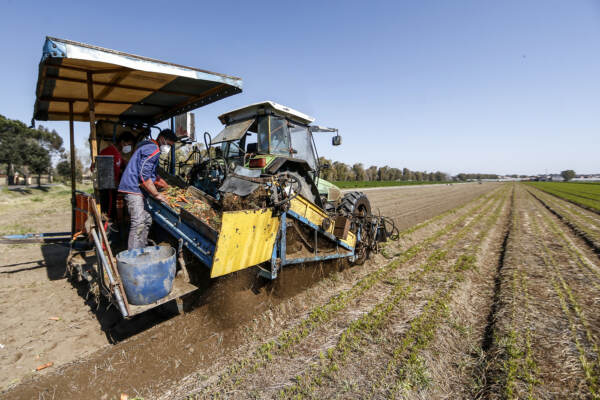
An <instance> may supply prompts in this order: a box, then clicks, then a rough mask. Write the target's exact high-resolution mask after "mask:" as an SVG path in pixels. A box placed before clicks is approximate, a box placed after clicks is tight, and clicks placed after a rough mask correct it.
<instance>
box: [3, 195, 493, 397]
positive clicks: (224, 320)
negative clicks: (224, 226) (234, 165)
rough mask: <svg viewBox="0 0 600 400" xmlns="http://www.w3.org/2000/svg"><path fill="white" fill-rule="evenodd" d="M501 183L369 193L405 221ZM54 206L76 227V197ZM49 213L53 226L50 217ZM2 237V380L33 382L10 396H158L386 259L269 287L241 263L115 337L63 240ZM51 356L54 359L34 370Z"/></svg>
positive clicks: (297, 274)
mask: <svg viewBox="0 0 600 400" xmlns="http://www.w3.org/2000/svg"><path fill="white" fill-rule="evenodd" d="M495 187H497V185H493V184H489V185H477V184H473V185H453V186H445V185H444V186H431V187H423V188H419V187H415V188H410V189H402V190H397V189H381V190H377V191H370V192H369V197H370V199H371V201H372V203H373V205H374V207H375V208H379V209H380V210H381V213H382V214H383V215H386V214H387V215H390V216H392V217H394V219H395V220H396V221H397V223H398V224H399V226H400V228H401V229H405V228H407V227H409V226H412V225H414V224H415V223H418V222H422V221H425V220H426V219H428V218H431V217H433V216H435V215H438V214H440V213H442V212H444V211H446V210H449V209H451V208H453V207H457V206H460V205H462V204H464V203H465V202H467V201H469V200H471V199H473V198H475V197H477V196H478V195H480V194H482V193H485V192H489V190H491V189H493V188H495ZM424 199H425V200H424ZM63 207H64V206H63ZM53 210H54V214H53V216H52V218H53V219H52V223H51V224H50V225H51V227H52V230H63V229H64V230H66V229H65V228H68V221H69V219H68V218H69V217H68V211H67V209H66V207H64V208H62V209H61V207H58V206H57V205H56V204H55V205H53ZM26 212H31V209H30V208H29V209H27V211H26V210H25V209H23V210H21V213H20V215H19V214H18V213H16V212H15V210H14V209H12V210H11V212H10V215H9V214H3V215H2V218H3V220H4V218H7V219H8V218H10V219H11V220H18V219H19V218H23V216H24V214H25V213H26ZM39 214H40V215H42V214H43V212H42V211H40V212H39ZM40 221H41V222H40V223H42V224H44V225H45V226H48V222H47V221H44V220H43V218H42V219H40ZM34 228H35V227H34ZM44 228H45V227H44ZM45 229H48V228H45ZM0 246H2V247H4V249H3V251H2V256H0V257H1V258H0V262H1V263H2V265H4V266H6V265H8V264H15V265H14V266H12V267H7V268H2V273H3V274H2V283H1V285H2V286H1V289H0V290H2V293H3V297H2V302H3V303H4V305H3V307H2V313H3V315H2V316H3V320H2V324H3V325H4V324H6V325H4V326H5V327H4V328H3V329H2V332H3V333H2V338H1V340H2V341H1V342H0V343H3V344H5V345H6V348H5V349H3V350H2V351H3V352H4V353H3V355H2V357H3V358H2V359H3V363H2V364H3V366H2V369H1V370H0V373H1V375H0V380H1V381H3V382H5V385H6V384H11V383H12V384H13V385H12V386H14V383H15V380H18V379H24V381H23V383H24V384H22V385H20V386H16V387H13V389H12V390H11V391H9V392H7V393H5V394H4V395H5V396H8V397H10V398H31V397H32V396H33V397H37V396H38V395H37V394H38V393H46V395H47V396H50V397H52V394H54V395H55V396H56V398H65V397H69V396H72V395H74V394H75V393H77V395H80V396H84V395H87V396H88V397H91V398H97V397H102V396H103V395H108V396H116V395H117V394H119V393H121V392H126V393H129V394H135V393H139V394H141V395H144V396H147V397H148V396H149V397H154V396H155V395H156V394H159V393H163V392H164V389H165V388H168V387H169V382H176V381H177V380H179V379H181V378H183V377H185V376H186V375H188V374H190V373H192V372H194V371H196V370H198V369H204V367H206V366H209V365H211V364H214V365H215V367H216V366H217V365H219V364H221V363H223V362H224V361H225V357H229V356H230V355H231V354H232V352H239V351H241V349H243V348H246V347H247V346H251V345H252V344H253V343H256V342H257V341H259V340H260V338H264V337H270V336H272V335H274V334H276V333H277V332H278V331H279V330H281V329H282V328H284V327H286V326H291V325H293V324H294V323H295V322H294V321H296V320H297V319H298V318H300V317H302V315H303V313H304V312H306V310H307V309H308V308H309V307H311V306H312V305H315V304H318V302H319V301H325V300H326V299H327V298H328V297H329V296H331V295H333V294H335V293H337V292H338V291H339V290H342V289H343V288H344V287H346V286H347V285H351V284H352V282H354V281H356V280H357V279H359V278H360V277H361V276H363V275H364V274H365V273H367V272H368V271H370V270H372V269H373V268H376V267H377V266H378V265H380V264H381V262H382V261H383V257H381V256H379V257H377V258H375V259H374V260H373V261H372V262H369V263H368V265H366V266H365V267H361V268H352V269H350V270H346V271H344V272H343V273H340V274H333V275H331V276H330V278H328V279H325V278H323V276H324V275H325V276H328V275H330V273H331V272H335V271H337V270H338V269H339V268H338V267H337V266H336V265H325V266H321V267H318V268H291V269H289V270H286V271H285V272H284V273H283V274H282V276H281V277H280V279H279V280H278V281H277V282H275V283H274V284H263V285H262V286H261V287H256V283H255V282H254V278H253V271H247V272H246V273H240V274H237V275H236V276H234V277H231V278H229V279H222V280H220V281H218V282H216V283H215V284H213V285H211V287H210V288H209V290H208V291H207V292H206V293H204V294H201V295H199V296H198V295H197V296H193V297H192V298H191V299H189V300H188V301H187V307H188V308H190V309H191V308H193V310H192V311H190V312H188V313H186V314H184V315H180V316H177V317H175V318H172V319H170V320H168V321H166V322H163V323H162V324H158V325H157V323H158V322H161V321H162V320H163V319H164V318H163V317H162V316H158V315H156V314H152V313H150V315H147V316H144V317H142V318H139V319H137V320H136V321H134V323H133V324H130V325H131V327H129V326H126V327H122V326H120V327H119V328H118V329H117V330H116V334H115V332H112V334H113V336H116V337H117V338H120V337H124V338H126V337H127V336H129V335H131V334H132V333H135V332H137V331H139V330H144V329H146V328H148V327H150V329H147V330H145V331H143V332H142V333H139V334H137V335H134V336H132V337H130V338H129V339H125V340H122V341H121V342H120V343H118V344H117V345H111V344H109V342H108V336H110V335H107V334H105V333H104V332H103V331H102V328H103V327H104V328H106V326H108V325H110V323H111V322H112V320H113V319H114V318H115V316H114V312H113V311H109V312H105V313H99V314H94V313H93V312H92V310H90V308H89V307H88V306H87V305H85V302H84V299H82V298H81V297H80V296H79V295H78V294H77V290H76V289H74V288H73V286H72V285H71V284H70V283H69V282H67V281H65V280H64V279H60V278H61V277H62V272H63V270H64V265H63V264H62V262H61V260H62V256H64V250H63V249H61V248H58V247H57V246H53V247H54V249H53V251H49V250H50V249H49V248H48V247H47V246H44V247H45V248H44V249H43V251H41V250H40V248H39V246H35V245H27V246H24V247H23V246H21V247H20V248H14V246H13V248H7V246H5V245H0ZM5 249H6V250H8V251H4V250H5ZM44 256H46V257H45V260H44ZM44 267H46V268H44ZM47 274H48V276H46V275H47ZM50 274H52V277H50ZM289 282H292V283H291V284H290V283H289ZM253 285H254V287H252V286H253ZM315 292H316V293H315ZM49 299H50V300H49ZM7 304H18V305H17V307H7V306H6V305H7ZM50 317H59V318H60V320H59V321H54V320H50V319H49V318H50ZM7 322H8V323H7ZM93 351H96V352H95V353H92V352H93ZM90 353H92V354H90ZM88 355H89V356H88ZM48 361H52V362H54V366H53V367H51V368H48V369H47V370H44V371H41V372H31V371H32V370H33V369H34V368H35V367H36V366H37V365H41V364H43V363H45V362H48ZM69 362H72V364H70V365H69ZM201 367H202V368H201ZM157 377H161V379H157ZM165 379H166V380H165ZM69 393H70V394H69ZM109 398H110V397H109Z"/></svg>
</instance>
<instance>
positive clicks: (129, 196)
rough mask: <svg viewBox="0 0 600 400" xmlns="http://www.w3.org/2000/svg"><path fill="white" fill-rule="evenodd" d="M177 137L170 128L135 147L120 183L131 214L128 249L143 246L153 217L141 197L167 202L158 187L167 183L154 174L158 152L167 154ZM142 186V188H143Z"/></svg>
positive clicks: (164, 186) (163, 186) (120, 188)
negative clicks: (150, 197)
mask: <svg viewBox="0 0 600 400" xmlns="http://www.w3.org/2000/svg"><path fill="white" fill-rule="evenodd" d="M176 141H177V136H176V135H175V134H174V133H173V131H171V130H170V129H165V130H163V131H161V132H160V133H159V135H158V137H157V138H156V140H153V139H150V140H145V141H143V142H141V143H140V144H139V146H138V148H137V149H136V150H135V152H134V153H133V155H132V156H131V159H130V160H129V163H128V164H127V167H126V168H125V171H124V172H123V177H122V178H121V183H120V184H119V193H122V194H124V195H125V201H126V202H127V210H128V211H129V216H130V217H131V226H130V229H129V238H128V243H127V247H128V249H129V250H133V249H139V248H142V247H146V245H147V242H148V232H149V231H150V225H152V217H151V216H150V213H148V211H146V207H145V200H144V196H152V197H154V198H155V199H156V200H159V201H163V202H164V201H166V199H165V197H164V196H163V195H162V194H160V193H159V189H166V188H167V187H168V186H169V185H167V183H166V182H165V181H164V180H163V179H161V178H160V177H159V176H157V175H156V167H157V166H158V161H159V157H160V155H161V154H168V153H169V151H170V150H171V146H172V145H173V144H174V143H175V142H176ZM142 189H143V190H142Z"/></svg>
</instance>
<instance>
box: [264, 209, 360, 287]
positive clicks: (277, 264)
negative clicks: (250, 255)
mask: <svg viewBox="0 0 600 400" xmlns="http://www.w3.org/2000/svg"><path fill="white" fill-rule="evenodd" d="M288 215H289V216H290V217H292V218H294V219H297V220H298V221H300V222H302V223H303V224H306V225H308V226H310V227H311V228H312V229H313V230H314V232H315V233H319V234H321V235H323V236H325V237H327V238H329V239H331V240H332V241H334V242H335V243H336V245H337V246H339V247H342V248H344V249H346V250H348V251H347V252H343V253H339V252H337V253H335V254H330V255H326V256H314V257H299V258H289V259H288V258H287V257H286V255H285V254H286V250H287V249H286V240H285V238H286V235H287V216H288ZM280 219H281V221H280V224H279V232H278V234H277V240H276V242H275V246H274V247H273V254H272V256H271V271H267V270H265V269H261V270H260V272H259V274H260V275H261V276H262V277H264V278H267V279H275V278H277V274H278V272H279V269H280V268H282V267H284V266H286V265H292V264H301V263H305V262H315V261H326V260H335V259H338V258H346V257H349V258H350V259H351V260H353V259H354V255H355V248H354V247H352V246H349V245H348V244H346V243H344V242H342V241H341V240H340V239H338V238H337V237H335V236H334V235H332V234H331V233H329V232H326V231H324V230H323V229H321V227H319V226H317V225H315V224H313V223H312V222H310V221H309V220H308V219H306V218H304V217H303V216H301V215H299V214H298V213H296V212H294V211H292V210H288V211H287V212H284V213H282V214H281V216H280ZM357 240H360V231H359V232H358V233H357Z"/></svg>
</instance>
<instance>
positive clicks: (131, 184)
mask: <svg viewBox="0 0 600 400" xmlns="http://www.w3.org/2000/svg"><path fill="white" fill-rule="evenodd" d="M159 159H160V148H159V147H158V143H156V142H155V141H154V140H144V141H143V142H141V143H140V145H139V146H138V148H137V149H136V150H135V151H134V152H133V155H132V156H131V159H130V160H129V163H127V167H125V171H124V172H123V175H122V176H121V183H120V184H119V192H123V193H135V194H142V191H141V189H140V184H141V183H142V182H145V181H147V180H148V179H152V182H154V181H155V180H156V167H157V166H158V161H159Z"/></svg>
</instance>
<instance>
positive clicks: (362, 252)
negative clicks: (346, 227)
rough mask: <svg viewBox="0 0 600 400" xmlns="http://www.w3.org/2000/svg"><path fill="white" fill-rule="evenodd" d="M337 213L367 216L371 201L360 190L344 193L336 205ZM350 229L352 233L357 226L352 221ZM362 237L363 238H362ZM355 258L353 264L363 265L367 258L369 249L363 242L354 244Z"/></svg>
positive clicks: (369, 211)
mask: <svg viewBox="0 0 600 400" xmlns="http://www.w3.org/2000/svg"><path fill="white" fill-rule="evenodd" d="M338 213H340V214H341V215H345V216H347V217H350V216H363V217H366V216H369V215H371V203H370V202H369V199H368V198H367V196H366V195H365V194H364V193H362V192H350V193H346V194H345V195H344V197H343V199H342V202H341V204H340V206H339V207H338ZM350 230H351V231H352V232H354V233H356V231H357V227H356V226H355V225H354V223H352V225H351V226H350ZM363 239H364V238H363ZM355 252H356V258H355V259H354V262H353V264H354V265H363V264H364V263H365V261H366V260H367V258H369V251H368V250H367V248H366V247H365V246H364V243H363V242H358V243H357V244H356V249H355Z"/></svg>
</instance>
